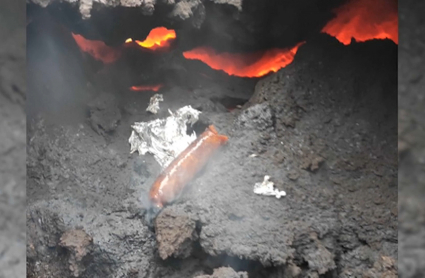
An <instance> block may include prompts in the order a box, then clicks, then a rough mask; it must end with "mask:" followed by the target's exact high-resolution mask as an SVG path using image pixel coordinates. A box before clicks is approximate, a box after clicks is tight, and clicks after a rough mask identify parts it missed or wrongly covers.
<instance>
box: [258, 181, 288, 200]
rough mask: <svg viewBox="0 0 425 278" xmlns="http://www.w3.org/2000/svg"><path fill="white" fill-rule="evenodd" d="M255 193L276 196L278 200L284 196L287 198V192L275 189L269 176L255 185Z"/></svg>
mask: <svg viewBox="0 0 425 278" xmlns="http://www.w3.org/2000/svg"><path fill="white" fill-rule="evenodd" d="M254 193H255V194H259V195H265V196H275V197H276V198H278V199H280V197H282V196H286V192H285V191H280V190H277V189H275V188H274V183H273V182H271V181H270V177H269V176H264V181H263V182H257V183H255V185H254Z"/></svg>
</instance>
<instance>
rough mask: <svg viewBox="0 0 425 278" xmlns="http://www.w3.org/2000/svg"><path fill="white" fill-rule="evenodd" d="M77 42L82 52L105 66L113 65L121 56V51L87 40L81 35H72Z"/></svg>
mask: <svg viewBox="0 0 425 278" xmlns="http://www.w3.org/2000/svg"><path fill="white" fill-rule="evenodd" d="M72 36H73V37H74V40H75V42H76V43H77V45H78V47H79V48H80V50H81V51H83V52H86V53H88V54H90V55H91V56H92V57H93V58H94V59H96V60H98V61H102V62H103V63H105V64H109V63H113V62H115V61H116V60H118V58H119V57H120V56H121V51H120V50H119V49H115V48H113V47H110V46H107V45H106V44H105V43H104V42H102V41H95V40H93V41H92V40H87V39H86V38H84V37H83V36H81V35H78V34H74V33H72Z"/></svg>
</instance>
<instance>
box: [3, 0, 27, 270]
mask: <svg viewBox="0 0 425 278" xmlns="http://www.w3.org/2000/svg"><path fill="white" fill-rule="evenodd" d="M24 8H25V4H24V3H21V1H13V0H11V1H2V2H1V3H0V37H1V38H2V41H1V43H0V277H1V278H3V277H4V278H6V277H7V278H9V277H10V278H16V277H24V276H25V205H26V202H25V150H26V148H25V113H24V104H25V74H24V73H25V29H24Z"/></svg>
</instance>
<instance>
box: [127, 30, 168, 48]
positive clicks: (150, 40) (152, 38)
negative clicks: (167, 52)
mask: <svg viewBox="0 0 425 278" xmlns="http://www.w3.org/2000/svg"><path fill="white" fill-rule="evenodd" d="M175 38H176V31H174V30H169V29H167V28H165V27H157V28H154V29H152V30H151V31H150V32H149V35H148V37H147V38H146V39H145V40H144V41H138V40H135V41H134V42H135V43H137V44H138V45H140V46H141V47H143V48H148V49H151V50H158V49H167V48H168V47H170V45H171V41H172V40H174V39H175ZM132 42H133V39H131V38H130V39H127V40H126V41H125V43H132Z"/></svg>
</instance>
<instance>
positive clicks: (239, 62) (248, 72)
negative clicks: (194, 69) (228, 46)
mask: <svg viewBox="0 0 425 278" xmlns="http://www.w3.org/2000/svg"><path fill="white" fill-rule="evenodd" d="M302 44H304V42H302V43H299V44H297V45H296V46H294V47H293V48H290V49H276V48H275V49H269V50H267V51H262V52H257V53H249V54H242V53H238V54H233V53H226V52H224V53H216V52H215V50H214V49H212V48H208V47H199V48H195V49H192V50H190V51H186V52H183V56H184V57H185V58H186V59H190V60H200V61H202V62H204V63H205V64H207V65H208V66H210V67H211V68H213V69H215V70H222V71H224V72H225V73H227V74H229V75H234V76H239V77H261V76H264V75H266V74H268V73H270V72H277V71H278V70H280V69H281V68H284V67H286V66H287V65H289V64H290V63H291V62H292V61H293V60H294V57H295V54H296V53H297V51H298V48H299V47H300V46H301V45H302Z"/></svg>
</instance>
